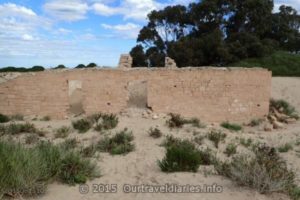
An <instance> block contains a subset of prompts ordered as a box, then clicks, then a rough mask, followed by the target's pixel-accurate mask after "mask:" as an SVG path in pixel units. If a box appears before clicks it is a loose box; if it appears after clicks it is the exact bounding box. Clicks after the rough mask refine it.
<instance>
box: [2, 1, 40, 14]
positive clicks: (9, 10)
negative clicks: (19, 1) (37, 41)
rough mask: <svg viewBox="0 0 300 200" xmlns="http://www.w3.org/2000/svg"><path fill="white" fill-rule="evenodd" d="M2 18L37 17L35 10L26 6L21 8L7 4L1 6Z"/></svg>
mask: <svg viewBox="0 0 300 200" xmlns="http://www.w3.org/2000/svg"><path fill="white" fill-rule="evenodd" d="M0 16H2V17H3V16H22V17H36V16H37V15H36V14H35V12H33V10H31V9H29V8H26V7H24V6H19V5H16V4H13V3H5V4H2V5H0Z"/></svg>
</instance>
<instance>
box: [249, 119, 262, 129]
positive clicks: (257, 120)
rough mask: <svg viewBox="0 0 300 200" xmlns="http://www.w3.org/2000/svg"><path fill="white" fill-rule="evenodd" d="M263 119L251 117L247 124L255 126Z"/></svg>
mask: <svg viewBox="0 0 300 200" xmlns="http://www.w3.org/2000/svg"><path fill="white" fill-rule="evenodd" d="M263 121H264V120H263V119H252V120H251V122H250V123H249V126H251V127H255V126H259V125H261V123H263Z"/></svg>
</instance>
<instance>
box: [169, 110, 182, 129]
mask: <svg viewBox="0 0 300 200" xmlns="http://www.w3.org/2000/svg"><path fill="white" fill-rule="evenodd" d="M169 116H170V119H169V120H167V125H168V126H169V127H170V128H182V127H183V125H184V124H185V119H184V118H182V117H181V116H180V115H179V114H174V113H170V114H169Z"/></svg>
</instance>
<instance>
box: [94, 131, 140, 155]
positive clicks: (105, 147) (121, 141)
mask: <svg viewBox="0 0 300 200" xmlns="http://www.w3.org/2000/svg"><path fill="white" fill-rule="evenodd" d="M133 139H134V137H133V134H132V132H130V131H128V129H124V130H122V131H120V132H118V133H116V134H115V136H113V137H111V138H108V137H105V138H104V139H102V140H100V141H99V142H98V145H97V148H98V149H99V150H100V151H102V152H109V153H110V154H112V155H119V154H127V153H129V152H131V151H133V150H134V148H135V146H134V144H132V143H131V142H132V141H133Z"/></svg>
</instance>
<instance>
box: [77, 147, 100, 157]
mask: <svg viewBox="0 0 300 200" xmlns="http://www.w3.org/2000/svg"><path fill="white" fill-rule="evenodd" d="M96 152H97V146H96V145H94V144H92V145H90V146H87V147H84V148H82V149H81V151H80V154H81V155H82V156H83V157H86V158H91V157H93V156H94V155H95V153H96Z"/></svg>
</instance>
